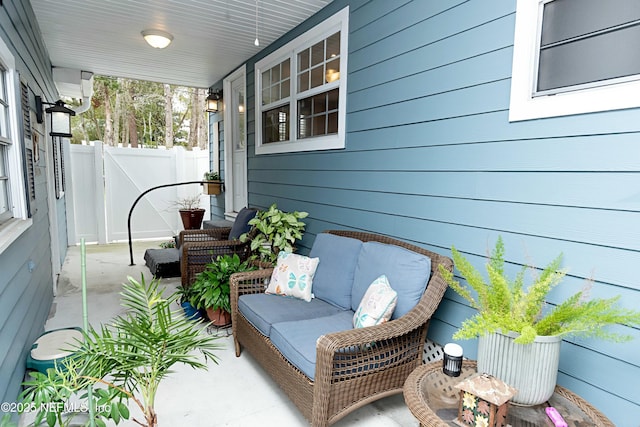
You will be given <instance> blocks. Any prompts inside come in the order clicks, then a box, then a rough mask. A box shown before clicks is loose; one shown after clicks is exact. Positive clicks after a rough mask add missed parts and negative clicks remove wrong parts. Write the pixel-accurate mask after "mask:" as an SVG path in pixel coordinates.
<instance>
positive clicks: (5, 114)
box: [0, 64, 13, 225]
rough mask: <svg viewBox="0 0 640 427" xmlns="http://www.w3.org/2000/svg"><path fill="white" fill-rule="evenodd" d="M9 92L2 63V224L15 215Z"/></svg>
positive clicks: (0, 70)
mask: <svg viewBox="0 0 640 427" xmlns="http://www.w3.org/2000/svg"><path fill="white" fill-rule="evenodd" d="M7 92H8V91H7V69H6V68H5V67H3V65H2V64H0V225H2V223H4V222H6V221H8V220H9V219H11V218H12V217H13V212H12V209H11V188H10V181H9V170H10V168H9V150H10V149H11V146H12V145H13V140H12V138H11V120H10V116H9V112H10V110H9V107H10V105H11V103H10V100H9V99H8V96H7Z"/></svg>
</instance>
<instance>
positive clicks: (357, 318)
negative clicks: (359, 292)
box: [353, 274, 398, 328]
mask: <svg viewBox="0 0 640 427" xmlns="http://www.w3.org/2000/svg"><path fill="white" fill-rule="evenodd" d="M397 302H398V293H397V292H396V291H394V290H393V289H391V285H389V280H388V279H387V276H385V275H384V274H383V275H382V276H380V277H378V278H377V279H376V280H374V281H373V282H372V283H371V285H369V288H368V289H367V292H365V294H364V297H362V301H360V305H359V306H358V309H357V310H356V313H355V314H354V315H353V327H354V328H364V327H366V326H373V325H379V324H381V323H384V322H386V321H388V320H389V319H391V315H392V314H393V310H394V309H395V308H396V303H397Z"/></svg>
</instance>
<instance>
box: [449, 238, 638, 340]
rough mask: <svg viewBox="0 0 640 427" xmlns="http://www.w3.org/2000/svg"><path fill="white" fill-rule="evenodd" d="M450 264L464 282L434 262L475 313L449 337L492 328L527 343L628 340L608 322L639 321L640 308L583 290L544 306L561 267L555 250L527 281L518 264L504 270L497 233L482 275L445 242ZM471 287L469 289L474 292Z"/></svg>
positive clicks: (475, 334) (484, 332) (485, 332)
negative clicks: (510, 271) (588, 296)
mask: <svg viewBox="0 0 640 427" xmlns="http://www.w3.org/2000/svg"><path fill="white" fill-rule="evenodd" d="M451 252H452V255H453V261H454V263H455V266H456V268H457V269H458V271H459V272H460V274H461V275H462V277H464V278H465V280H466V283H467V286H464V285H462V284H461V283H460V282H458V281H456V280H455V279H454V276H453V273H452V272H450V271H448V270H446V269H444V268H442V266H440V273H441V274H442V276H443V277H444V278H445V280H446V281H447V283H448V284H449V286H450V287H451V288H452V289H453V290H454V291H455V292H457V293H458V294H459V295H460V296H461V297H462V298H464V299H465V300H467V301H468V302H469V304H470V305H471V307H473V308H475V309H476V310H478V313H477V314H476V315H475V316H473V317H472V318H470V319H467V320H465V321H464V322H463V323H462V326H461V327H460V329H459V330H458V331H457V332H456V333H455V334H454V335H453V338H454V339H472V338H476V337H478V336H484V335H488V334H491V333H494V332H503V333H507V332H509V331H512V332H516V333H518V334H520V335H519V336H518V338H516V340H515V342H517V343H521V344H527V343H531V342H533V340H534V339H535V338H536V336H552V335H559V336H567V335H574V336H583V337H597V338H602V339H607V340H612V341H628V340H630V339H631V338H632V337H631V336H628V335H621V334H617V333H614V332H610V331H609V330H607V328H605V327H606V326H608V325H612V324H617V323H618V324H628V325H640V312H638V311H634V310H630V309H625V308H621V307H619V306H618V304H617V303H618V300H619V299H620V296H615V297H612V298H607V299H593V300H589V301H585V298H584V290H582V291H579V292H577V293H576V294H574V295H573V296H571V297H570V298H568V299H567V300H566V301H565V302H563V303H562V304H560V305H557V306H555V307H554V308H553V309H551V310H548V311H545V310H544V308H545V305H546V302H545V299H546V296H547V295H548V293H549V292H550V291H551V289H553V288H554V287H555V286H556V285H558V284H559V283H560V282H561V281H562V279H563V278H564V276H565V275H566V271H565V270H561V269H560V264H561V262H562V254H560V255H558V256H557V257H556V258H555V259H554V260H553V261H551V262H550V263H549V265H547V267H546V268H545V269H544V270H543V271H542V273H540V274H539V275H538V276H537V277H534V280H533V282H532V283H531V284H529V285H528V286H525V283H524V282H525V273H526V272H527V270H528V269H529V268H528V267H527V266H524V267H523V268H522V270H521V271H520V272H519V273H518V274H517V275H516V276H515V278H514V279H513V280H511V279H509V278H508V277H507V276H506V274H505V271H504V243H503V241H502V238H501V237H500V238H498V241H497V242H496V246H495V248H494V249H493V251H492V252H491V255H490V258H489V261H488V263H487V265H486V269H487V277H488V279H489V280H488V281H486V280H485V278H484V277H483V276H482V274H480V272H478V270H476V268H475V267H474V266H473V265H472V264H471V263H470V262H469V261H468V260H467V259H466V258H465V257H464V256H463V255H462V254H461V253H460V252H458V251H457V250H456V248H455V247H452V248H451ZM474 291H475V295H474Z"/></svg>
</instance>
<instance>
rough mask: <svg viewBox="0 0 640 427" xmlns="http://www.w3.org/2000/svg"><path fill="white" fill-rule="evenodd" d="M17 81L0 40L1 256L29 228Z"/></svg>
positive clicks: (9, 53)
mask: <svg viewBox="0 0 640 427" xmlns="http://www.w3.org/2000/svg"><path fill="white" fill-rule="evenodd" d="M18 82H19V78H18V75H17V73H16V71H15V59H14V57H13V55H12V54H11V51H10V50H9V49H8V48H7V46H6V45H5V44H4V42H3V41H2V40H0V253H2V251H3V250H4V249H5V248H6V247H8V245H9V244H10V243H11V242H12V241H14V240H15V239H16V238H17V237H18V236H19V235H20V234H22V232H24V231H25V230H26V229H27V228H28V227H29V226H30V225H31V219H29V218H28V209H27V193H26V188H25V179H24V163H23V157H22V156H23V154H22V153H23V150H22V147H23V146H22V145H21V142H20V131H21V128H20V123H21V122H20V117H22V116H21V115H20V114H19V112H20V97H19V90H18V87H19V84H18Z"/></svg>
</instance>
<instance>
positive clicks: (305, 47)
mask: <svg viewBox="0 0 640 427" xmlns="http://www.w3.org/2000/svg"><path fill="white" fill-rule="evenodd" d="M348 16H349V13H348V8H346V9H343V10H342V11H340V12H338V13H337V14H336V15H334V16H332V17H331V18H329V19H327V20H325V21H324V22H323V23H321V24H319V25H318V26H316V27H314V28H313V29H311V30H309V31H307V32H306V33H304V34H303V35H301V36H299V37H298V38H296V39H295V40H293V41H292V42H290V43H288V44H287V45H285V46H283V47H282V48H280V49H278V50H277V51H275V52H273V53H272V54H270V55H269V56H267V57H266V58H264V59H262V60H260V61H258V62H257V63H256V88H258V89H257V91H256V98H257V102H256V106H257V108H256V124H257V126H256V154H268V153H279V152H295V151H309V150H325V149H336V148H344V123H345V115H346V112H345V108H346V102H345V97H346V74H344V73H345V71H346V63H347V29H348ZM341 73H342V75H341Z"/></svg>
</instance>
